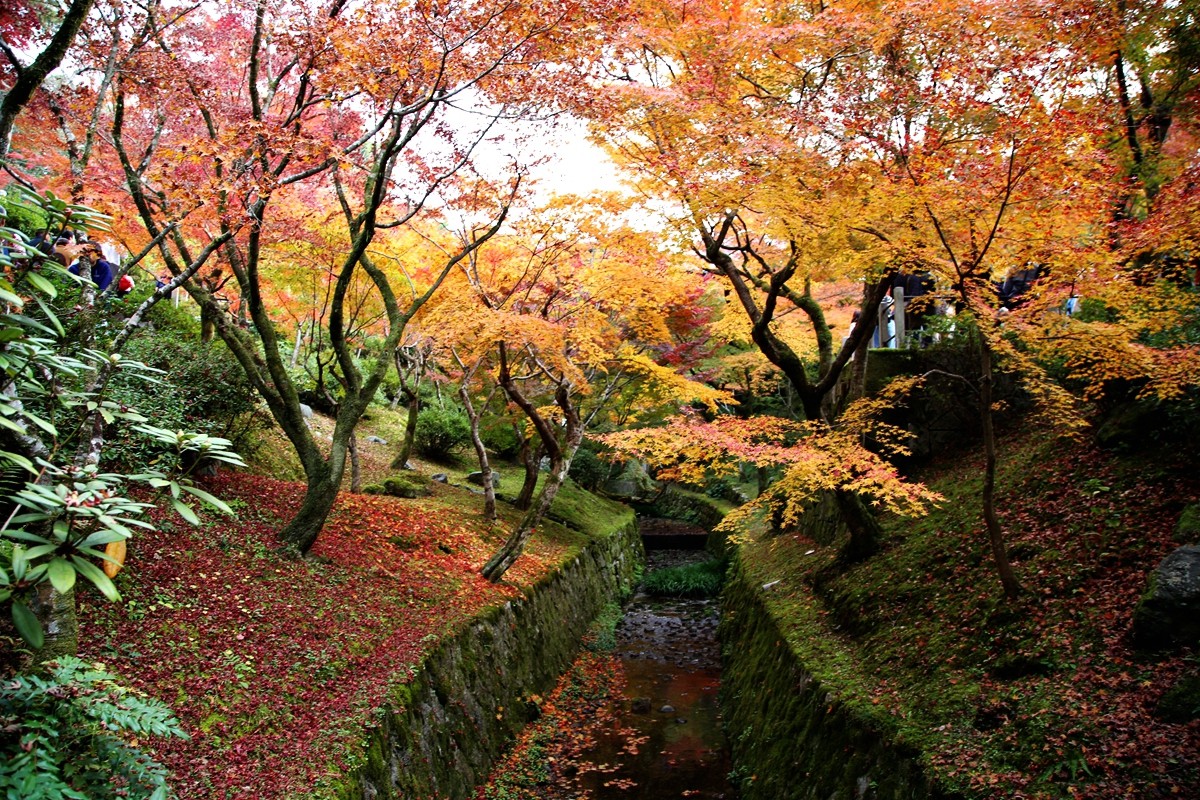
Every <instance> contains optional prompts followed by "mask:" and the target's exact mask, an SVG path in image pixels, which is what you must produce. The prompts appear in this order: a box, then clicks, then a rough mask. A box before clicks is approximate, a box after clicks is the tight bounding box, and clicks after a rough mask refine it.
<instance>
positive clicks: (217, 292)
mask: <svg viewBox="0 0 1200 800" xmlns="http://www.w3.org/2000/svg"><path fill="white" fill-rule="evenodd" d="M597 12H603V9H600V8H599V7H595V8H591V9H590V10H589V13H592V14H595V13H597ZM581 20H582V16H581V9H580V8H578V7H575V6H555V7H553V8H549V7H547V8H542V7H540V6H538V5H536V4H535V5H534V6H528V7H526V6H521V7H518V6H515V5H511V4H505V3H498V4H487V3H485V4H465V5H462V6H461V7H453V8H452V7H443V6H438V7H433V6H429V5H428V4H424V3H415V4H410V5H405V6H397V7H394V8H387V9H384V8H379V7H374V8H350V7H347V6H345V5H344V4H341V3H334V4H332V5H329V6H328V7H324V8H317V7H309V6H304V5H296V4H290V5H289V4H284V5H282V6H281V5H279V4H267V3H265V2H259V3H246V4H233V5H230V6H228V7H222V8H220V9H218V8H208V7H204V8H199V7H197V8H192V7H175V6H172V5H164V4H160V3H152V4H150V5H149V6H146V7H144V8H139V9H129V10H127V13H126V14H125V15H124V16H123V17H122V19H121V20H120V23H119V24H117V25H114V26H111V28H110V31H111V32H113V33H114V36H115V35H116V34H119V38H114V40H113V41H112V42H111V47H112V49H115V50H117V51H119V52H120V58H119V59H117V62H118V63H119V69H118V70H117V72H116V74H115V75H114V76H113V77H112V80H111V82H109V83H107V84H102V85H101V89H102V91H104V92H105V95H104V97H103V98H101V100H102V103H103V108H104V109H105V115H106V116H105V119H107V127H108V130H107V135H108V137H109V138H110V141H111V144H112V150H111V153H113V154H114V155H115V157H116V159H117V161H118V163H119V164H120V174H121V175H123V178H124V182H125V188H126V191H127V192H128V195H129V197H130V199H131V201H132V204H133V206H134V209H135V210H136V218H137V219H138V220H140V223H141V225H142V227H143V229H144V231H143V233H142V238H143V241H149V242H150V243H151V244H153V246H154V247H155V248H156V250H157V256H158V258H159V259H161V261H162V263H163V264H164V266H165V267H166V269H167V270H168V271H169V272H170V273H171V274H172V275H177V276H178V275H186V276H187V277H186V278H185V280H184V281H183V284H182V285H183V287H184V288H185V289H186V291H187V292H188V293H189V294H190V295H191V296H192V297H193V298H194V299H195V300H196V302H197V303H199V305H200V307H201V309H202V313H203V315H204V317H205V318H206V320H208V321H210V322H211V323H212V325H213V326H214V329H215V331H216V333H217V335H219V336H220V337H221V338H222V339H223V340H224V341H225V343H226V344H227V345H228V346H229V348H230V349H231V350H232V352H233V353H234V354H235V356H236V357H237V359H238V360H239V362H240V363H241V364H242V366H243V368H244V369H245V370H246V373H247V375H248V376H249V377H250V379H251V381H252V382H253V383H254V385H255V387H256V388H257V389H258V391H259V393H260V394H261V395H262V397H263V399H264V400H265V402H266V404H267V406H268V408H269V409H270V410H271V413H272V415H273V416H274V418H275V420H276V422H277V423H278V424H279V425H280V427H281V428H282V429H283V431H284V433H285V434H286V435H287V436H288V438H289V440H290V441H291V443H292V445H293V447H294V448H295V449H296V451H297V453H298V455H299V457H300V461H301V463H302V464H303V466H304V469H305V474H306V476H307V483H308V487H309V491H308V493H307V494H306V500H305V502H304V503H303V504H302V506H301V507H300V509H299V510H298V513H297V515H296V517H295V519H294V520H293V521H292V523H291V524H290V525H289V526H288V527H287V528H286V529H285V530H284V531H283V533H282V538H283V539H284V541H285V542H287V543H288V544H289V545H291V546H293V547H294V548H296V549H297V550H299V551H301V552H303V551H306V550H307V549H308V548H309V547H310V546H311V544H312V542H313V540H314V539H315V537H316V536H317V533H318V532H319V530H320V527H321V524H322V522H323V520H324V518H325V515H326V514H327V513H328V510H329V507H330V505H331V503H332V502H333V497H334V496H335V494H336V492H337V488H338V485H339V483H340V481H341V476H342V472H343V470H344V468H345V465H346V461H347V458H348V453H349V450H350V445H351V441H352V436H353V430H354V426H355V424H356V422H357V420H358V418H359V416H360V415H361V414H362V411H363V410H364V409H365V408H366V405H367V404H368V403H369V402H370V400H371V398H372V397H373V396H374V394H375V391H376V389H377V387H378V386H379V384H380V383H381V381H382V379H383V376H384V374H385V373H386V372H387V370H388V369H390V368H391V360H390V358H383V359H376V360H375V362H374V365H373V366H371V367H370V368H368V369H366V370H363V369H362V368H360V365H359V363H358V362H357V360H356V358H355V349H356V348H355V343H354V342H353V341H352V338H351V336H350V329H351V327H352V325H351V323H350V322H349V319H350V318H351V316H352V314H351V311H350V308H351V306H352V305H353V296H354V293H355V286H356V285H361V281H362V276H364V275H365V276H366V280H367V281H368V282H369V284H370V286H371V287H373V291H374V292H376V293H377V295H378V298H379V299H378V303H379V305H380V306H381V307H382V309H383V311H384V315H385V317H386V321H385V322H383V323H382V324H381V326H380V327H381V328H383V330H384V333H383V338H382V341H381V343H380V349H381V350H382V352H384V353H390V352H393V351H394V350H395V349H396V347H397V345H398V344H399V343H400V342H401V340H402V337H403V335H404V330H405V326H406V324H407V322H408V320H409V319H410V318H411V317H412V315H413V314H414V313H415V312H416V311H417V310H418V309H419V307H420V306H421V304H422V303H423V302H425V300H427V299H428V297H429V296H431V294H432V293H433V291H435V290H436V288H437V285H438V284H439V282H440V281H441V280H442V279H443V278H444V277H445V275H447V274H449V273H450V271H451V270H452V268H453V265H454V264H455V263H456V262H457V261H458V260H460V259H461V258H463V257H465V255H466V254H467V253H469V252H471V251H472V250H474V249H475V248H478V247H479V246H481V245H482V244H483V243H484V242H485V241H487V239H488V238H490V237H491V236H492V235H493V234H494V233H495V232H496V231H497V230H498V229H499V226H500V224H501V222H502V221H503V219H504V216H505V213H506V209H507V207H508V205H509V204H511V202H512V200H513V198H514V197H515V191H516V187H517V186H518V185H519V182H520V181H519V175H520V172H519V169H511V170H509V171H508V172H507V174H506V175H503V176H500V177H498V178H492V179H489V180H483V179H480V178H478V177H477V176H475V175H474V172H473V170H472V152H473V150H474V148H475V147H476V145H478V143H479V142H480V141H481V140H482V139H483V138H484V137H485V136H486V135H488V131H489V129H490V123H489V122H488V119H491V120H494V119H496V118H498V117H499V116H501V115H504V116H507V117H514V116H516V115H517V114H519V113H520V110H519V109H518V108H517V107H516V106H514V105H513V104H512V103H511V102H510V101H513V100H518V99H519V100H521V101H522V102H523V106H522V107H528V106H529V105H531V104H532V102H533V98H535V97H537V96H542V95H539V91H540V89H541V88H542V87H543V86H544V87H551V86H553V87H555V88H557V87H561V86H563V84H564V78H565V77H566V74H567V71H566V70H559V72H558V74H557V76H556V78H555V81H556V82H555V83H554V84H550V83H549V82H546V81H545V80H544V79H545V78H546V73H547V72H548V71H549V69H550V64H551V62H552V61H555V60H557V61H559V62H562V61H569V60H571V59H573V58H574V57H575V52H576V51H575V50H574V49H573V48H574V46H575V45H576V44H579V42H580V41H581V39H580V37H576V38H575V39H570V36H569V33H570V32H571V31H573V30H574V26H576V25H577V23H579V22H580V21H581ZM568 39H570V41H569V42H568ZM366 41H370V42H372V43H373V45H372V46H371V47H363V46H362V43H363V42H366ZM568 44H569V45H570V46H569V47H568ZM197 48H200V49H202V50H203V51H204V52H205V53H206V54H207V56H208V57H207V58H205V59H195V58H192V57H191V54H192V53H193V52H195V50H196V49H197ZM95 57H96V58H98V59H102V58H103V54H100V53H96V54H95ZM105 63H107V62H105ZM97 68H98V69H99V68H100V66H99V64H98V66H97ZM535 90H537V91H535ZM544 95H545V96H546V97H550V96H552V92H550V91H549V88H547V91H546V92H545V93H544ZM463 103H467V104H470V105H474V106H476V107H477V108H482V109H485V110H484V113H483V118H484V121H483V122H482V123H481V124H478V125H467V126H465V127H464V126H463V125H461V124H459V123H458V122H451V121H450V117H451V115H452V114H453V113H455V112H453V110H452V109H453V108H454V107H455V106H456V105H460V104H463ZM489 103H490V105H489ZM65 113H66V114H68V115H69V114H71V113H72V111H71V110H70V109H67V110H66V112H65ZM74 113H78V112H74ZM431 199H435V200H436V206H437V208H438V213H454V214H459V215H463V217H462V218H463V219H466V220H468V222H467V225H468V226H469V227H470V229H471V231H472V235H471V236H470V238H469V240H468V241H466V242H464V243H463V245H462V247H461V248H460V250H458V251H457V252H452V253H449V254H448V255H446V256H445V258H444V259H443V261H442V263H441V264H440V265H438V264H434V265H426V270H425V275H424V277H422V278H421V279H420V280H419V281H418V283H420V284H421V286H422V290H421V291H420V292H418V293H417V294H416V295H415V296H412V297H410V296H408V295H407V294H406V293H405V292H404V291H397V289H396V288H395V281H396V280H397V279H399V280H400V281H401V282H402V283H401V285H402V286H406V285H407V284H406V283H404V280H405V279H404V278H403V277H402V276H401V275H400V274H399V273H398V272H397V270H394V269H390V268H389V267H388V265H387V264H386V263H384V262H381V261H378V260H377V259H378V257H379V254H377V253H376V252H374V251H373V250H372V248H373V246H374V243H375V242H377V241H382V240H384V239H388V238H390V237H392V236H394V235H397V234H399V233H400V232H401V231H402V230H403V229H405V228H406V227H410V226H411V225H413V224H416V222H417V221H418V220H420V219H421V218H422V217H423V216H428V215H430V214H431V213H432V212H430V211H428V209H429V208H431V206H430V200H431ZM296 202H300V203H302V204H304V205H306V206H307V207H308V208H310V209H312V210H313V212H314V213H316V214H319V215H321V216H322V217H324V218H325V219H326V220H327V221H329V222H330V223H331V224H332V223H336V225H337V226H338V228H340V231H341V232H340V238H341V242H342V245H341V252H340V253H339V254H338V259H337V263H336V265H335V266H334V267H333V268H332V269H331V270H330V280H329V281H328V286H329V287H330V293H329V299H328V316H327V319H326V334H325V341H327V342H328V346H329V350H330V352H331V353H332V354H333V355H332V361H331V368H332V371H333V372H334V373H336V380H335V381H334V383H335V384H336V387H337V392H336V393H337V422H336V429H335V433H334V441H333V444H332V447H331V448H329V449H328V451H326V448H324V447H323V446H322V445H321V444H319V443H318V442H317V441H315V440H314V438H313V436H312V434H311V432H310V431H309V430H308V428H307V425H305V423H304V419H303V415H302V414H301V410H300V401H299V392H298V389H297V386H296V385H295V383H294V381H293V379H292V377H291V375H289V373H288V369H287V366H288V357H287V348H286V344H287V340H286V339H284V338H283V337H281V336H280V333H279V331H278V330H277V326H276V319H275V318H274V316H273V314H274V308H273V307H272V304H271V300H272V299H273V294H272V292H273V287H272V285H271V283H270V274H271V270H272V266H273V263H274V259H273V258H272V256H271V252H272V249H273V248H279V247H281V246H283V245H284V244H285V243H286V242H287V240H288V238H289V236H290V234H291V232H292V230H293V229H291V228H289V227H286V226H284V225H282V220H284V219H288V218H291V217H292V215H291V214H284V215H281V216H279V217H278V218H277V217H276V215H275V214H274V213H273V209H275V208H276V207H277V206H279V205H280V204H283V205H294V204H295V203H296ZM331 212H332V213H331ZM192 276H194V277H192ZM356 282H357V283H356ZM310 319H311V318H310ZM310 324H311V322H310Z"/></svg>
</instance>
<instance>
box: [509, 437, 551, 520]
mask: <svg viewBox="0 0 1200 800" xmlns="http://www.w3.org/2000/svg"><path fill="white" fill-rule="evenodd" d="M544 452H545V448H544V447H543V446H542V443H541V441H540V440H539V439H538V438H537V437H536V436H526V437H523V438H522V439H521V464H522V466H524V467H525V478H524V480H523V481H522V482H521V491H520V492H518V493H517V497H516V499H515V500H513V507H514V508H516V509H518V510H520V511H525V510H526V509H528V508H529V506H530V505H531V504H532V503H533V493H534V492H535V491H536V490H537V482H538V474H539V472H540V471H541V464H542V455H543V453H544Z"/></svg>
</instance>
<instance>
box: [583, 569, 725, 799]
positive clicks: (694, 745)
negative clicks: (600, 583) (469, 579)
mask: <svg viewBox="0 0 1200 800" xmlns="http://www.w3.org/2000/svg"><path fill="white" fill-rule="evenodd" d="M705 558H707V555H706V554H705V553H704V552H702V551H683V550H651V551H649V552H648V553H647V561H648V563H647V571H650V570H653V569H657V568H660V567H662V566H667V565H673V564H679V563H687V562H689V561H703V560H704V559H705ZM717 619H718V605H717V602H716V601H715V600H684V599H661V598H652V597H649V596H646V595H641V594H639V595H637V596H635V597H634V598H633V600H632V601H631V602H630V603H629V604H628V605H627V606H626V609H625V616H624V618H623V620H622V621H621V623H620V625H619V626H618V628H617V631H616V633H617V648H616V651H615V652H614V655H615V657H617V658H619V659H620V660H621V662H622V665H623V668H624V673H625V690H624V698H623V699H622V701H621V702H620V708H619V711H618V714H617V717H618V719H617V722H616V724H615V725H614V726H613V728H612V730H611V732H607V733H604V734H602V735H601V736H600V737H599V740H598V743H597V747H596V749H595V750H594V751H593V752H592V753H591V754H589V759H591V760H594V761H597V762H603V763H607V764H610V765H611V768H610V769H609V770H607V771H605V772H602V773H600V772H597V773H591V774H588V775H587V776H586V777H585V779H584V781H583V783H584V784H585V786H586V788H587V789H589V790H590V796H591V797H594V798H597V800H610V799H611V800H616V798H621V799H622V800H668V799H669V798H701V799H711V800H715V799H716V798H724V799H725V800H732V798H735V797H736V794H735V793H734V791H733V788H732V786H731V785H730V784H729V781H728V778H727V775H728V774H729V770H730V763H729V756H728V752H727V749H726V747H725V743H724V737H723V734H722V731H721V715H720V709H719V708H718V705H717V690H718V688H719V685H720V677H721V664H720V651H719V648H718V645H717V639H716V630H717ZM631 731H632V736H634V737H637V738H638V739H639V740H641V741H640V744H639V745H638V747H637V748H636V752H635V753H630V752H629V749H630V748H629V746H628V744H629V738H630V735H631Z"/></svg>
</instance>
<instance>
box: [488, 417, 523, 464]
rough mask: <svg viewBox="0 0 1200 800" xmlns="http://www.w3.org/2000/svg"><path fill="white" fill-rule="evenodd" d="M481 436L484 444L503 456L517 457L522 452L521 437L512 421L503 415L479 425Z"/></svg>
mask: <svg viewBox="0 0 1200 800" xmlns="http://www.w3.org/2000/svg"><path fill="white" fill-rule="evenodd" d="M479 438H481V439H483V445H484V447H486V448H487V449H488V450H491V451H492V452H493V453H495V454H496V455H498V456H500V457H501V458H516V457H517V456H518V455H519V454H520V452H521V437H519V436H518V435H517V431H516V429H514V428H513V426H512V423H511V422H509V421H508V420H507V419H504V418H502V417H493V418H491V419H489V420H487V421H486V422H484V423H483V424H482V425H480V427H479Z"/></svg>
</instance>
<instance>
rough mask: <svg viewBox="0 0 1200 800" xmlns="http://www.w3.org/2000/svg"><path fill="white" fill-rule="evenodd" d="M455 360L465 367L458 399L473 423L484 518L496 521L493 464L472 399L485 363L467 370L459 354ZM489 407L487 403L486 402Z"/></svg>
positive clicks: (472, 439)
mask: <svg viewBox="0 0 1200 800" xmlns="http://www.w3.org/2000/svg"><path fill="white" fill-rule="evenodd" d="M454 358H455V360H456V361H458V363H459V367H463V378H462V383H460V384H459V386H458V398H459V400H461V401H462V404H463V408H464V409H465V410H466V412H467V420H468V421H469V422H470V423H471V446H472V447H474V448H475V457H476V458H477V459H478V460H479V473H480V476H481V478H482V483H483V518H484V519H488V520H494V519H496V487H495V484H494V482H493V476H494V474H495V473H493V472H492V462H491V459H490V458H488V452H487V447H486V446H485V445H484V443H483V437H481V436H480V435H479V419H480V416H481V415H480V413H479V410H478V409H476V408H475V403H474V402H473V401H472V399H471V380H472V379H473V378H474V377H475V372H476V370H477V369H478V368H479V365H480V364H481V363H483V362H481V361H479V362H476V363H475V364H474V366H472V367H471V368H470V369H466V368H465V366H464V365H463V363H462V361H461V360H459V358H458V353H454ZM484 405H485V406H486V405H487V402H486V401H485V402H484Z"/></svg>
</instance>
